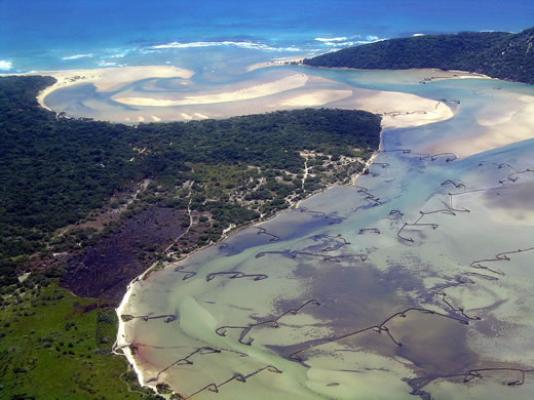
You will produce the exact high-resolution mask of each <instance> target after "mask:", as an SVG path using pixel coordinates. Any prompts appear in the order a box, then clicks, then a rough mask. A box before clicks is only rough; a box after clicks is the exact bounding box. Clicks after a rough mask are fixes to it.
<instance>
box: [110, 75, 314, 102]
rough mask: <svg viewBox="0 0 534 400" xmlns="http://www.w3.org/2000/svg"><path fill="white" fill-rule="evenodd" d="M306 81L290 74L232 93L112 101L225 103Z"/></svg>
mask: <svg viewBox="0 0 534 400" xmlns="http://www.w3.org/2000/svg"><path fill="white" fill-rule="evenodd" d="M307 81H308V76H307V75H306V74H292V75H289V76H286V77H284V78H280V79H277V80H275V81H271V82H265V83H259V84H256V85H253V86H248V87H244V88H240V89H237V90H234V91H228V92H220V93H207V94H199V95H189V96H184V97H182V98H178V99H172V98H155V97H138V96H132V97H128V96H117V97H114V98H113V99H114V100H115V101H116V102H118V103H121V104H127V105H130V106H144V107H175V106H190V105H199V104H213V103H226V102H233V101H243V100H250V99H256V98H259V97H265V96H271V95H273V94H277V93H281V92H285V91H288V90H292V89H296V88H299V87H302V86H304V85H305V84H306V82H307Z"/></svg>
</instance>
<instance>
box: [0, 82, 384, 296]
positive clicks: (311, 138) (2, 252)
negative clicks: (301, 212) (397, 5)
mask: <svg viewBox="0 0 534 400" xmlns="http://www.w3.org/2000/svg"><path fill="white" fill-rule="evenodd" d="M53 82H54V80H53V79H52V78H49V77H40V76H34V77H5V78H0V232H1V233H2V234H1V235H0V286H1V285H4V284H10V283H13V282H14V281H15V279H16V276H15V274H14V272H15V269H16V267H17V266H18V265H21V264H22V263H24V262H25V261H26V259H27V256H28V255H30V254H32V253H34V252H36V251H39V250H41V249H42V248H43V247H44V245H45V244H46V241H47V240H48V239H49V238H50V236H51V234H52V233H53V232H54V231H55V230H56V229H58V228H61V227H64V226H66V225H68V224H72V223H75V222H76V221H79V220H80V219H82V218H83V217H85V216H86V215H87V214H88V213H89V212H90V211H91V210H94V209H96V208H98V207H101V206H102V205H104V204H105V202H106V201H108V200H109V199H110V197H111V196H112V195H113V194H114V193H116V192H118V191H121V190H125V189H127V188H131V187H132V186H133V185H134V184H135V183H137V182H139V181H140V180H142V179H144V178H150V179H151V180H153V181H155V182H156V183H157V184H159V185H166V186H173V187H180V186H181V185H183V184H184V183H185V182H187V181H188V180H192V179H193V180H195V184H196V185H197V186H202V184H203V182H198V180H199V179H203V178H202V177H203V176H205V175H202V174H199V173H198V172H197V173H195V171H194V165H213V166H215V167H217V168H219V169H220V171H221V174H222V173H223V172H224V171H225V170H227V169H228V168H235V167H236V166H241V167H243V168H245V167H246V166H247V165H253V166H255V167H259V168H261V169H262V170H265V171H268V170H284V171H290V172H293V173H298V172H299V170H301V169H302V168H303V160H302V158H301V157H300V156H299V153H298V152H299V151H300V150H304V149H307V150H315V151H319V152H323V153H326V154H333V155H353V152H354V148H359V149H361V150H362V151H363V152H364V153H370V152H371V151H373V150H374V149H376V148H377V147H378V144H379V132H380V117H378V116H376V115H373V114H370V113H367V112H362V111H342V110H312V109H306V110H300V111H290V112H275V113H270V114H262V115H254V116H246V117H237V118H230V119H226V120H206V121H192V122H188V123H178V122H177V123H154V124H142V125H139V126H137V127H133V126H127V125H121V124H112V123H107V122H97V121H92V120H87V119H69V118H60V117H58V116H57V115H56V114H55V113H52V112H49V111H46V110H44V109H42V108H41V107H39V105H38V104H37V102H36V100H35V97H36V95H37V93H38V92H39V91H40V90H42V89H43V88H45V87H47V86H48V85H50V84H52V83H53ZM241 167H239V168H241ZM199 176H200V178H199ZM211 179H212V180H213V179H214V177H213V176H211ZM278 186H280V185H278ZM223 200H224V199H223ZM238 211H239V210H238V209H237V208H236V207H235V206H234V205H228V207H226V206H225V205H224V204H223V205H221V207H219V209H217V212H216V214H217V213H218V214H220V215H218V217H219V219H221V220H225V219H228V218H237V219H245V220H246V219H250V216H249V215H241V216H240V214H239V212H238ZM243 212H245V211H243V210H241V213H243ZM216 216H217V215H216Z"/></svg>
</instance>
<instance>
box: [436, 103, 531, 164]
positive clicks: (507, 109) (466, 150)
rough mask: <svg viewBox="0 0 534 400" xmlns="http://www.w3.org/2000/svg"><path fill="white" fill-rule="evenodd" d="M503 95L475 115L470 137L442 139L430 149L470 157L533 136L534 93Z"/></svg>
mask: <svg viewBox="0 0 534 400" xmlns="http://www.w3.org/2000/svg"><path fill="white" fill-rule="evenodd" d="M500 96H501V97H502V101H499V102H497V101H496V102H495V103H494V104H488V105H487V106H485V107H483V108H482V109H481V110H480V111H479V112H478V113H477V114H476V115H475V119H476V122H477V124H478V128H476V129H474V130H473V133H471V134H470V135H469V136H470V140H465V138H455V139H449V140H446V141H445V140H444V141H440V142H438V143H436V144H434V145H432V146H430V148H429V151H430V152H453V153H456V154H457V155H458V156H460V157H467V156H470V155H473V154H478V153H482V152H485V151H488V150H492V149H497V148H499V147H503V146H506V145H509V144H512V143H516V142H521V141H523V140H527V139H532V138H534V96H529V95H520V96H515V95H514V96H509V95H504V94H503V95H500Z"/></svg>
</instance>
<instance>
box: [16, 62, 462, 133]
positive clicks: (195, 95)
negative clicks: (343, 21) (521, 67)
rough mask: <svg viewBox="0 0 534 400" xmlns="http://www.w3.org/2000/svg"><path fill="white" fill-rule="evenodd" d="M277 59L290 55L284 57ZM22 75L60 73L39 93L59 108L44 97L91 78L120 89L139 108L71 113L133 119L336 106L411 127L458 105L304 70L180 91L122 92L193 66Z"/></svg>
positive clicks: (441, 117) (181, 74)
mask: <svg viewBox="0 0 534 400" xmlns="http://www.w3.org/2000/svg"><path fill="white" fill-rule="evenodd" d="M275 62H277V61H275ZM279 62H284V63H285V62H287V61H285V59H284V61H279ZM309 68H310V69H315V68H316V67H309ZM415 71H420V72H419V75H420V76H416V77H415V78H414V81H416V82H417V81H420V80H421V79H427V80H428V79H449V78H448V77H443V76H439V78H436V76H435V75H436V74H432V75H431V76H430V77H429V76H428V75H429V72H432V70H415ZM24 75H42V76H52V77H53V78H55V79H56V82H55V83H54V84H52V85H51V86H48V87H46V88H44V89H43V90H42V91H41V92H40V93H39V94H38V96H37V101H38V103H39V105H40V106H41V107H43V108H44V109H46V110H48V111H52V112H56V113H61V112H64V111H63V110H61V109H52V108H51V107H48V106H47V104H46V98H47V96H48V95H50V94H52V93H54V92H56V91H57V90H60V89H64V88H68V87H73V86H76V85H81V84H84V83H91V84H93V85H94V86H95V87H96V89H97V91H99V92H102V93H103V96H104V97H105V93H106V92H111V91H112V90H116V91H117V92H116V93H114V94H113V96H110V97H109V100H111V101H114V102H117V103H119V104H121V105H123V106H134V107H137V108H136V109H134V110H128V111H124V110H119V109H117V110H115V108H113V107H109V106H105V107H106V108H103V109H101V110H98V111H96V113H91V114H90V115H84V114H83V113H81V114H80V113H78V114H76V113H75V114H72V115H71V114H67V116H69V117H73V118H78V117H85V118H90V119H93V120H97V121H108V122H112V123H123V124H130V125H137V124H140V123H144V122H156V123H159V122H162V123H164V122H174V121H190V120H202V119H224V118H231V117H235V116H243V115H254V114H262V113H265V112H273V111H279V110H292V109H303V108H338V109H350V110H354V109H359V110H364V111H368V112H372V113H375V114H380V115H382V117H383V120H382V125H383V127H385V128H407V127H416V126H421V125H426V124H431V123H436V122H441V121H445V120H447V119H450V118H452V117H453V116H454V114H455V110H453V109H451V107H450V106H449V105H448V104H447V103H446V102H445V101H441V100H435V99H430V98H426V97H422V96H419V95H415V94H411V93H404V92H399V91H388V90H373V89H367V88H362V87H358V86H352V85H347V84H344V83H342V82H338V81H336V80H333V79H326V78H323V77H320V76H316V75H314V74H312V73H307V72H306V71H302V70H300V71H292V72H287V73H284V74H282V75H280V74H275V75H274V76H272V77H269V79H265V78H262V79H257V80H249V81H244V82H240V83H238V84H236V85H233V86H232V85H230V86H229V87H227V88H225V90H219V91H206V90H200V91H196V90H192V91H187V92H185V93H180V94H178V93H174V92H173V93H169V94H167V95H165V96H161V95H158V96H155V95H147V94H145V93H143V92H135V91H134V92H131V91H128V90H126V91H124V92H121V88H123V87H125V86H127V85H128V84H132V83H135V82H137V81H140V80H143V79H150V78H153V79H158V78H161V79H164V78H180V79H184V83H186V82H188V83H191V81H189V79H190V78H191V77H192V76H193V75H194V72H193V71H190V70H184V69H180V68H176V67H171V66H146V67H110V68H98V69H92V70H82V69H79V70H65V71H50V72H49V71H40V72H32V73H30V74H24ZM455 77H458V75H455ZM88 99H89V100H91V98H88Z"/></svg>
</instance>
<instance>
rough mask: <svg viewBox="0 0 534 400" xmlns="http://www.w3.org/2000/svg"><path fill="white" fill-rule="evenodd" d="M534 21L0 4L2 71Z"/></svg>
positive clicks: (60, 2)
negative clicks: (192, 50)
mask: <svg viewBox="0 0 534 400" xmlns="http://www.w3.org/2000/svg"><path fill="white" fill-rule="evenodd" d="M533 17H534V3H533V2H532V1H527V0H514V1H507V2H506V3H505V2H503V1H501V0H485V1H473V0H448V1H446V2H436V1H428V0H411V1H396V0H382V1H376V0H306V1H304V0H290V1H287V0H286V1H282V0H271V1H234V0H227V1H220V0H203V1H196V2H192V1H181V0H158V1H146V0H129V1H118V0H114V1H110V0H92V1H87V0H71V1H68V2H66V1H64V0H26V1H20V0H0V72H3V73H6V72H26V71H30V70H55V69H71V68H82V67H83V68H93V67H103V66H119V65H146V64H154V63H166V64H183V62H185V63H186V64H187V62H188V59H190V58H195V57H196V55H197V54H199V53H200V54H203V55H205V54H206V53H209V52H211V51H212V50H217V51H214V53H213V54H214V56H213V58H212V59H211V60H210V62H216V61H217V59H218V57H223V56H221V51H223V52H225V51H226V50H228V49H232V48H233V49H236V48H237V49H242V50H246V51H245V52H240V53H239V57H241V56H242V54H249V53H250V54H253V53H258V54H263V55H265V57H275V56H287V55H294V54H314V53H318V52H326V51H330V50H332V49H336V48H340V47H344V46H348V45H356V44H361V43H367V42H372V41H376V40H380V39H384V38H392V37H399V36H410V35H414V34H418V33H427V34H429V33H443V32H457V31H461V30H474V31H482V30H502V31H520V30H522V29H524V28H527V27H529V26H530V25H532V21H533V20H534V18H533ZM191 49H196V50H197V51H196V52H193V53H192V52H191ZM227 55H228V54H226V53H224V57H223V58H225V57H226V56H227ZM229 55H230V56H231V55H232V53H230V54H229ZM183 59H185V61H184V60H183Z"/></svg>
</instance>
